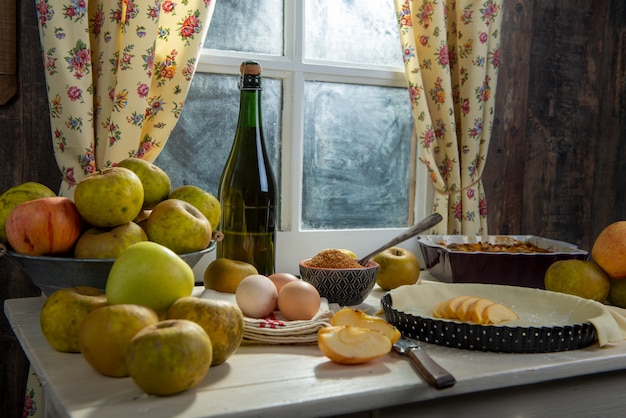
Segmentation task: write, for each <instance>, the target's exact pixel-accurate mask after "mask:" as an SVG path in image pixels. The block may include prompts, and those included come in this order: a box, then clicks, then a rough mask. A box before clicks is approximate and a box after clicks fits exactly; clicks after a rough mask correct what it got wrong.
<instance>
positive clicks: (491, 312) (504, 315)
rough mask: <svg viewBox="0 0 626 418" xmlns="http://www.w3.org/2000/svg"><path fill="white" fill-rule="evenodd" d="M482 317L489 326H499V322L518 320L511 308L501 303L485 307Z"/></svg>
mask: <svg viewBox="0 0 626 418" xmlns="http://www.w3.org/2000/svg"><path fill="white" fill-rule="evenodd" d="M483 316H484V317H485V318H486V319H487V321H488V322H487V323H489V324H499V323H500V322H504V321H512V320H515V319H518V318H519V317H518V316H517V314H516V313H515V312H513V310H512V309H511V308H509V307H508V306H505V305H502V304H501V303H494V304H491V305H489V306H487V307H486V308H485V310H484V312H483Z"/></svg>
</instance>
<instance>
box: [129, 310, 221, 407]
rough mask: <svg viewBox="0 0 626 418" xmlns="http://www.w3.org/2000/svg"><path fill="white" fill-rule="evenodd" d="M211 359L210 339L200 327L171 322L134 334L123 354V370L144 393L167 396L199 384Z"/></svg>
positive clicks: (191, 323)
mask: <svg viewBox="0 0 626 418" xmlns="http://www.w3.org/2000/svg"><path fill="white" fill-rule="evenodd" d="M212 357H213V353H212V348H211V340H210V339H209V336H208V335H207V333H206V332H205V331H204V330H203V329H202V327H201V326H200V325H198V324H196V323H195V322H192V321H188V320H186V319H170V320H165V321H161V322H158V323H156V324H154V325H149V326H147V327H145V328H144V329H142V330H141V331H139V332H138V333H137V334H135V336H134V337H133V339H132V340H131V341H130V343H129V345H128V350H127V351H126V367H127V368H128V372H129V374H130V377H131V378H132V379H133V381H134V382H135V384H137V386H139V387H140V388H141V389H142V390H143V391H144V392H146V393H148V394H151V395H159V396H167V395H173V394H176V393H180V392H183V391H185V390H188V389H191V388H193V387H194V386H196V385H197V384H198V383H200V382H201V381H202V379H203V378H204V376H205V375H206V374H207V372H208V371H209V368H210V367H211V361H212Z"/></svg>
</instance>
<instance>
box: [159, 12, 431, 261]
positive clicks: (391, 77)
mask: <svg viewBox="0 0 626 418" xmlns="http://www.w3.org/2000/svg"><path fill="white" fill-rule="evenodd" d="M204 47H205V48H204V50H203V53H202V56H201V58H200V62H199V65H198V68H197V71H196V75H195V76H194V79H193V82H192V86H191V90H190V92H189V95H188V97H187V101H186V103H185V108H184V109H185V110H184V111H183V112H182V114H181V119H180V120H179V122H178V124H177V126H176V128H175V129H174V131H173V132H172V136H171V138H170V140H169V142H168V146H166V147H165V148H164V150H163V152H162V153H161V155H160V156H159V158H158V159H157V161H156V163H157V164H158V165H159V166H161V167H163V168H164V169H165V170H166V171H167V172H168V173H170V175H171V177H172V183H173V186H174V187H177V186H180V185H182V184H195V185H198V186H200V187H203V188H205V189H206V190H208V191H210V192H212V193H214V194H216V193H217V185H218V182H219V178H220V174H221V172H222V169H223V166H224V163H225V161H226V158H227V156H228V153H229V151H230V148H231V145H232V141H233V137H234V133H235V127H236V124H237V114H238V109H239V92H238V90H237V81H238V73H239V65H240V63H241V62H242V61H243V60H247V59H252V60H256V61H258V62H260V63H261V65H262V66H263V77H264V78H263V93H262V100H263V109H262V113H263V124H264V130H265V139H266V146H267V147H268V152H269V154H270V156H271V159H272V164H273V167H274V170H275V173H276V177H277V180H278V182H279V186H280V190H281V212H280V214H281V219H280V227H279V232H278V237H277V252H276V253H277V269H278V270H280V271H289V272H292V273H298V266H297V263H298V261H299V260H301V259H304V258H307V257H310V256H312V255H314V254H315V253H317V252H318V251H320V250H321V249H324V248H328V247H337V248H349V249H351V250H353V251H354V252H356V253H357V254H358V255H365V253H368V252H370V251H372V250H374V249H375V248H376V247H378V246H379V245H381V244H382V243H383V242H385V241H387V240H388V239H390V238H392V237H393V236H395V235H397V234H398V233H400V232H401V231H402V230H403V229H405V228H406V227H407V226H409V225H412V224H413V223H414V220H415V219H421V218H422V217H424V215H425V213H426V212H427V211H429V209H430V204H431V203H430V202H431V201H432V199H431V198H430V197H427V194H428V190H427V181H426V174H425V170H424V168H423V167H421V165H420V166H418V167H416V166H415V165H414V161H415V158H414V157H412V155H413V153H415V152H416V151H415V145H412V144H411V138H412V132H413V130H412V123H413V121H412V118H411V111H410V103H409V96H408V92H407V90H406V82H405V79H404V68H403V65H402V55H401V49H400V41H399V37H398V33H397V23H396V17H395V11H394V6H393V0H384V1H383V0H360V1H358V2H357V1H354V0H296V1H284V2H283V1H282V0H263V1H257V0H250V1H243V0H219V1H218V2H217V3H216V7H215V12H214V15H213V20H212V22H211V27H210V29H209V34H208V36H207V40H206V42H205V45H204ZM174 144H175V145H174ZM431 193H432V192H431ZM416 195H417V196H424V198H423V199H418V200H417V202H418V204H417V205H415V204H414V201H415V199H414V196H416ZM403 246H407V248H411V249H413V250H414V251H415V252H416V254H417V253H418V251H417V244H416V242H413V243H406V245H405V244H403ZM200 268H203V267H202V266H201V267H200Z"/></svg>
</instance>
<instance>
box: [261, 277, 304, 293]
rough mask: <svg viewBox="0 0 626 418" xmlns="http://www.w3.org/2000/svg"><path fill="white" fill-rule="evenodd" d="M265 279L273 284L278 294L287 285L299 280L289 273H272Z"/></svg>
mask: <svg viewBox="0 0 626 418" xmlns="http://www.w3.org/2000/svg"><path fill="white" fill-rule="evenodd" d="M267 277H268V278H269V279H270V280H271V281H273V282H274V285H276V290H277V291H278V292H280V289H282V288H283V286H284V285H286V284H287V283H289V282H293V281H296V280H299V279H298V278H297V277H296V276H294V275H293V274H290V273H274V274H271V275H269V276H267Z"/></svg>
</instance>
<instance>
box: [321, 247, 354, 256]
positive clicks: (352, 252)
mask: <svg viewBox="0 0 626 418" xmlns="http://www.w3.org/2000/svg"><path fill="white" fill-rule="evenodd" d="M332 249H333V248H326V249H324V250H322V251H327V250H332ZM335 249H336V250H339V251H341V252H342V253H344V254H346V255H349V256H350V257H352V258H357V257H356V254H355V253H354V251H352V250H348V249H346V248H335Z"/></svg>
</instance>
